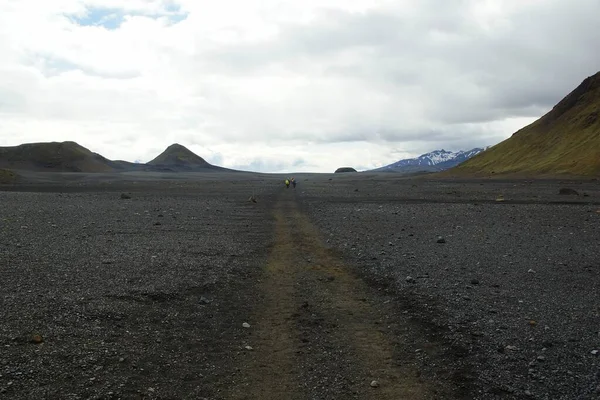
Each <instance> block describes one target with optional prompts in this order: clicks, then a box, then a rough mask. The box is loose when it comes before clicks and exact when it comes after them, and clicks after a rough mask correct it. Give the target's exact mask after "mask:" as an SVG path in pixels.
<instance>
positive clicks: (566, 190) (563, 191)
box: [558, 188, 579, 196]
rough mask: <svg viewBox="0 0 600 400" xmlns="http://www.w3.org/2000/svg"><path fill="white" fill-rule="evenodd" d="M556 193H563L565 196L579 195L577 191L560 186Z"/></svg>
mask: <svg viewBox="0 0 600 400" xmlns="http://www.w3.org/2000/svg"><path fill="white" fill-rule="evenodd" d="M558 194H563V195H567V196H579V192H578V191H577V190H575V189H571V188H562V189H560V190H559V191H558Z"/></svg>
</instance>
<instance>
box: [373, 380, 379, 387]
mask: <svg viewBox="0 0 600 400" xmlns="http://www.w3.org/2000/svg"><path fill="white" fill-rule="evenodd" d="M371 387H372V388H378V387H379V382H377V381H371Z"/></svg>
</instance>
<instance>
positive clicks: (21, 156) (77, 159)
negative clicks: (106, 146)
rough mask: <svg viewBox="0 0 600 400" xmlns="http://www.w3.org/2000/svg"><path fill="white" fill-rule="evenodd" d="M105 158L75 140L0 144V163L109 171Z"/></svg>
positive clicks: (84, 170)
mask: <svg viewBox="0 0 600 400" xmlns="http://www.w3.org/2000/svg"><path fill="white" fill-rule="evenodd" d="M108 163H109V161H108V160H106V159H105V158H104V157H102V156H100V155H99V154H96V153H92V152H91V151H89V150H88V149H86V148H85V147H82V146H80V145H78V144H77V143H75V142H51V143H28V144H23V145H20V146H15V147H1V148H0V167H10V168H15V169H34V170H54V171H72V172H109V171H112V169H113V168H111V167H110V166H109V165H108Z"/></svg>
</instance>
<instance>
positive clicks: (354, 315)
mask: <svg viewBox="0 0 600 400" xmlns="http://www.w3.org/2000/svg"><path fill="white" fill-rule="evenodd" d="M286 194H287V193H286ZM274 216H275V221H276V223H275V242H274V245H273V248H272V251H271V254H270V257H269V260H268V263H267V266H266V268H265V271H264V277H263V279H262V280H261V282H259V284H258V287H257V290H258V291H259V296H260V300H259V301H258V306H257V308H256V309H255V311H254V314H253V315H252V319H251V321H250V323H251V325H252V327H251V329H250V330H249V334H248V337H247V345H249V346H251V347H252V349H251V350H248V351H247V352H246V353H245V354H244V356H245V357H244V360H243V361H242V362H241V365H239V366H238V367H239V368H240V372H239V376H238V379H237V381H236V382H235V385H234V387H233V388H232V390H231V393H230V394H229V395H228V397H227V398H233V399H261V400H271V399H273V400H274V399H278V400H281V399H291V400H295V399H350V398H357V399H380V400H387V399H390V400H391V399H394V400H398V399H417V400H419V399H433V398H443V396H441V397H440V392H441V391H442V390H441V389H440V388H435V390H434V389H433V388H432V387H431V386H429V385H428V384H427V383H426V382H425V381H423V380H421V379H420V378H419V377H418V373H417V371H416V369H415V368H414V366H413V365H412V364H411V363H410V362H407V360H402V354H400V353H403V352H402V351H399V348H400V346H398V342H399V341H400V342H401V341H402V339H403V338H402V337H398V336H396V335H394V334H393V333H392V331H391V330H389V329H386V326H385V324H386V320H387V316H386V315H383V314H384V312H383V311H382V310H381V308H380V307H376V305H375V303H376V300H378V299H377V296H378V294H377V293H376V291H375V290H373V289H372V288H370V287H368V286H367V285H366V283H364V282H363V281H362V280H361V279H360V278H358V277H357V276H355V275H354V274H353V273H352V271H351V270H350V269H349V268H348V267H346V266H345V265H344V264H343V263H342V261H341V260H340V259H339V258H338V257H336V256H335V255H334V254H333V253H332V252H331V251H329V250H328V249H327V248H325V247H324V246H323V245H322V243H321V241H320V238H319V232H318V230H317V228H316V227H315V226H314V225H313V224H312V223H311V222H310V221H309V219H308V217H307V216H306V215H304V214H303V213H302V212H300V210H299V209H298V206H297V203H296V200H295V199H294V198H292V197H288V196H286V195H282V196H281V198H280V199H279V201H278V203H277V204H276V206H275V209H274ZM379 300H380V299H379ZM373 381H376V382H377V384H376V385H375V386H376V387H372V386H371V383H372V382H373Z"/></svg>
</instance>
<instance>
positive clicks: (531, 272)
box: [527, 268, 535, 274]
mask: <svg viewBox="0 0 600 400" xmlns="http://www.w3.org/2000/svg"><path fill="white" fill-rule="evenodd" d="M527 272H528V273H530V274H535V271H534V270H533V269H531V268H530V269H529V270H528V271H527Z"/></svg>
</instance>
